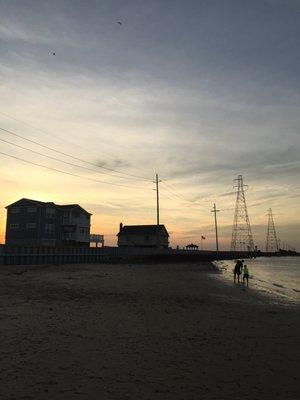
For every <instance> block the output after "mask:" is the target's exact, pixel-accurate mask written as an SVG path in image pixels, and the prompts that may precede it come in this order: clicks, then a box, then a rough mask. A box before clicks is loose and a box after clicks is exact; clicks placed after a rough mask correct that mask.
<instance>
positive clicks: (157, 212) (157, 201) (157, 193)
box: [155, 174, 159, 225]
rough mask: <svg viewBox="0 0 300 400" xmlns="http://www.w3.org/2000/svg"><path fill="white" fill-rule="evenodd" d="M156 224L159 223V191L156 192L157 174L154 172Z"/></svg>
mask: <svg viewBox="0 0 300 400" xmlns="http://www.w3.org/2000/svg"><path fill="white" fill-rule="evenodd" d="M155 183H156V224H157V225H159V192H158V183H159V180H158V174H156V180H155Z"/></svg>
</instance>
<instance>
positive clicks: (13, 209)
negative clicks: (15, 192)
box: [10, 207, 21, 214]
mask: <svg viewBox="0 0 300 400" xmlns="http://www.w3.org/2000/svg"><path fill="white" fill-rule="evenodd" d="M20 211H21V210H20V207H12V208H11V209H10V212H11V213H12V214H18V213H19V212H20Z"/></svg>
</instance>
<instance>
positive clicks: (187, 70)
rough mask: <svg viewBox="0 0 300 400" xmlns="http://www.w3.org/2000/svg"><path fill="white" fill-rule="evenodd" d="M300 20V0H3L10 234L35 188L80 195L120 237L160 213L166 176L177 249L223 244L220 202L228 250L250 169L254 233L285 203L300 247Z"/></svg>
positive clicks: (2, 110)
mask: <svg viewBox="0 0 300 400" xmlns="http://www.w3.org/2000/svg"><path fill="white" fill-rule="evenodd" d="M299 18H300V0H251V1H248V0H186V1H182V0H181V1H178V0H172V1H171V0H164V1H161V0H147V1H144V0H87V1H83V0H81V1H80V0H59V1H57V0H51V1H48V0H47V1H45V0H26V1H20V0H19V1H17V0H0V101H1V107H0V128H2V130H1V129H0V139H1V141H0V187H1V196H0V242H1V241H2V242H3V241H4V233H5V219H6V210H5V206H7V205H8V204H11V203H12V202H14V201H16V200H18V199H20V198H23V197H26V198H32V199H36V200H42V201H54V202H56V203H58V204H66V203H79V204H80V205H81V206H82V207H84V208H86V209H87V210H88V211H89V212H91V213H92V214H93V216H92V227H91V231H92V232H93V233H101V234H104V235H105V239H106V244H108V245H115V244H116V234H117V232H118V228H119V223H120V222H123V224H136V225H138V224H154V223H156V192H155V190H154V189H155V185H154V183H153V181H154V179H155V174H156V173H158V174H159V178H160V180H161V182H160V183H159V189H160V190H159V194H160V222H161V223H163V224H165V225H166V227H167V229H168V231H169V233H170V243H171V245H172V246H176V245H180V246H183V245H186V244H188V243H191V242H193V243H196V244H198V245H199V244H200V238H201V236H202V235H203V236H205V237H206V240H205V242H204V243H205V244H204V246H205V248H209V249H213V248H214V246H215V242H214V220H213V214H212V213H211V209H212V206H213V204H214V203H216V205H217V208H218V209H219V210H220V212H219V213H218V224H219V231H220V248H221V249H227V248H228V246H229V245H230V240H231V231H232V223H233V216H234V206H235V200H236V193H235V189H234V187H233V186H234V179H235V178H236V177H237V175H239V174H241V175H243V179H244V183H245V184H247V185H248V187H247V188H246V189H245V190H246V192H245V193H246V199H247V205H248V212H249V218H250V223H251V227H252V233H253V236H254V242H255V243H256V244H257V245H258V246H259V247H260V248H264V246H265V240H266V230H267V221H268V219H267V210H268V209H269V208H272V210H273V214H274V220H275V224H276V228H277V232H278V235H279V237H280V239H281V240H282V241H283V242H286V243H289V244H290V245H291V246H293V247H296V248H297V249H298V250H300V235H299V233H300V206H299V199H300V180H299V173H300V157H299V149H300V133H299V128H300V112H299V110H300V52H299V48H300V23H299ZM118 22H120V23H118ZM53 53H54V54H53ZM3 129H5V130H3ZM7 130H8V131H10V132H12V133H13V134H12V133H9V132H7ZM14 134H17V135H19V136H15V135H14ZM26 139H27V140H26ZM28 140H31V141H33V142H35V143H33V142H29V141H28ZM8 142H10V143H8ZM11 143H13V144H11ZM16 145H18V146H22V147H23V148H20V147H17V146H16ZM40 145H42V146H46V147H41V146H40ZM49 148H51V149H54V150H56V152H54V151H53V150H50V149H49ZM28 149H30V150H31V151H30V150H28ZM32 151H36V152H38V153H41V154H43V155H41V154H37V153H33V152H32ZM57 151H59V152H61V153H64V154H61V153H58V152H57ZM3 153H5V154H3ZM12 156H13V157H17V158H12ZM46 156H48V157H52V158H47V157H46ZM70 156H72V157H75V158H71V157H70ZM53 158H56V160H54V159H53ZM58 159H59V160H60V161H58ZM23 160H25V161H23ZM26 161H27V162H26ZM28 162H31V163H34V164H35V165H33V164H29V163H28ZM66 162H67V163H69V164H67V163H66ZM36 164H40V165H43V166H44V167H48V168H53V169H55V171H54V170H53V169H52V170H50V169H46V168H43V167H40V166H39V165H36ZM70 164H72V165H70ZM103 167H104V168H107V169H104V168H103ZM57 170H59V171H62V172H64V173H62V172H58V171H57ZM111 170H116V171H118V172H120V173H118V174H117V173H114V172H112V171H111ZM67 173H71V174H75V175H77V176H74V175H68V174H67ZM127 174H128V175H127Z"/></svg>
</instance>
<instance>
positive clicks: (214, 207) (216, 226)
mask: <svg viewBox="0 0 300 400" xmlns="http://www.w3.org/2000/svg"><path fill="white" fill-rule="evenodd" d="M219 211H220V210H217V208H216V204H215V203H214V206H213V209H212V210H211V212H213V213H214V215H215V229H216V249H217V251H219V239H218V224H217V212H219Z"/></svg>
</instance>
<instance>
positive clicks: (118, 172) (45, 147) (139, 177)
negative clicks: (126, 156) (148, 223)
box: [0, 127, 152, 182]
mask: <svg viewBox="0 0 300 400" xmlns="http://www.w3.org/2000/svg"><path fill="white" fill-rule="evenodd" d="M0 129H1V130H2V131H4V132H6V133H8V134H10V135H13V136H16V137H18V138H20V139H23V140H26V141H27V142H30V143H34V144H36V145H37V146H40V147H43V148H44V149H47V150H51V151H54V152H55V153H58V154H61V155H64V156H66V157H70V158H73V159H74V160H77V161H81V162H84V163H86V164H89V165H93V166H94V167H97V168H101V169H105V170H107V171H111V172H114V173H117V174H121V175H125V176H130V177H133V178H136V179H142V180H146V181H150V182H152V180H151V179H148V178H145V177H144V176H138V175H134V174H129V173H127V172H122V171H118V170H115V169H113V168H108V167H103V166H100V165H97V164H94V163H91V162H89V161H86V160H83V159H81V158H78V157H75V156H72V155H71V154H67V153H64V152H63V151H60V150H56V149H53V148H52V147H49V146H46V145H44V144H41V143H39V142H37V141H35V140H32V139H28V138H26V137H25V136H22V135H19V134H18V133H15V132H12V131H10V130H8V129H4V128H1V127H0Z"/></svg>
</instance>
